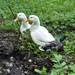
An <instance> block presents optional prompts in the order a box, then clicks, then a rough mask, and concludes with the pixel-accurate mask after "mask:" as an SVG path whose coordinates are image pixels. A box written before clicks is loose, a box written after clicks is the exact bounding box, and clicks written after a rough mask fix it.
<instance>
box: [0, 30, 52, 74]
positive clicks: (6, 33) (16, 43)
mask: <svg viewBox="0 0 75 75" xmlns="http://www.w3.org/2000/svg"><path fill="white" fill-rule="evenodd" d="M20 44H21V42H20V40H19V34H18V33H16V32H15V31H12V30H3V31H0V75H38V74H36V73H35V72H34V69H35V68H38V69H42V67H43V66H45V67H46V68H47V71H50V69H51V68H52V65H53V63H52V61H51V60H50V59H49V58H42V57H38V56H37V55H35V54H34V53H33V51H32V50H24V53H22V52H19V47H20ZM20 51H21V50H20ZM22 51H23V50H22Z"/></svg>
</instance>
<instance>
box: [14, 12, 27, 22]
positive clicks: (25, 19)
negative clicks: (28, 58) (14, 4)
mask: <svg viewBox="0 0 75 75" xmlns="http://www.w3.org/2000/svg"><path fill="white" fill-rule="evenodd" d="M18 20H20V21H24V22H26V21H27V17H26V15H25V14H24V13H18V14H17V17H16V19H15V20H14V21H15V22H16V21H18Z"/></svg>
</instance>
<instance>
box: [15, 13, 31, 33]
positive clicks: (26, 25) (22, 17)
mask: <svg viewBox="0 0 75 75" xmlns="http://www.w3.org/2000/svg"><path fill="white" fill-rule="evenodd" d="M18 20H20V21H21V26H20V32H21V34H23V32H24V31H26V30H27V29H30V27H31V25H30V24H29V23H28V22H27V17H26V15H25V14H24V13H18V14H17V17H16V19H15V20H14V21H15V22H16V21H18Z"/></svg>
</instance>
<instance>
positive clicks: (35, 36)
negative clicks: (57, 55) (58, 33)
mask: <svg viewBox="0 0 75 75" xmlns="http://www.w3.org/2000/svg"><path fill="white" fill-rule="evenodd" d="M29 20H30V21H32V24H31V28H30V34H31V38H32V40H33V42H34V43H36V44H37V45H39V49H40V50H42V51H44V50H47V49H50V50H51V49H59V50H63V44H62V43H60V42H58V41H56V40H55V38H54V37H53V35H52V34H51V33H49V31H48V30H47V29H46V28H45V27H43V26H41V25H40V20H39V18H38V17H37V16H35V15H30V16H29Z"/></svg>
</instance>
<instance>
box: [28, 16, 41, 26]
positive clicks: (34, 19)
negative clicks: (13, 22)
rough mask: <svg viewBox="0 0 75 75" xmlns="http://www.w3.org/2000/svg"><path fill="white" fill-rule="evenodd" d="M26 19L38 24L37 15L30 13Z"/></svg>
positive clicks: (32, 23)
mask: <svg viewBox="0 0 75 75" xmlns="http://www.w3.org/2000/svg"><path fill="white" fill-rule="evenodd" d="M28 20H29V23H30V24H31V25H40V20H39V17H38V16H36V15H30V16H29V18H28Z"/></svg>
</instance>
